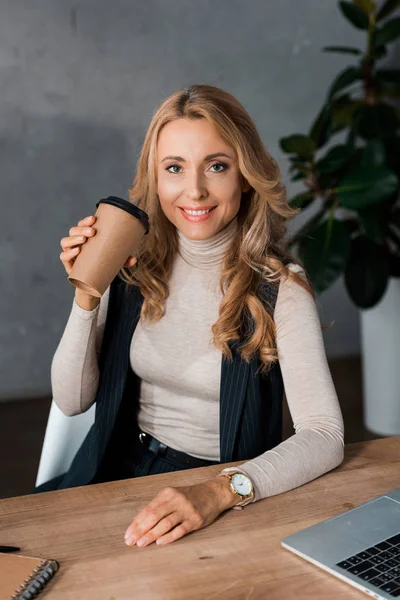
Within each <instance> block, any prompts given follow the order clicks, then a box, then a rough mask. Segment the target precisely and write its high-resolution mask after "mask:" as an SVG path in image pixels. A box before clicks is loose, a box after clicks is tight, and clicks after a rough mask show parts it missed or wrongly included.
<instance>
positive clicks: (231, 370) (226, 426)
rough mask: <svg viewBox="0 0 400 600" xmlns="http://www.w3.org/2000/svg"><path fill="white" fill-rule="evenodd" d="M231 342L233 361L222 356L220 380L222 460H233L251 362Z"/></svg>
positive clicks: (236, 343)
mask: <svg viewBox="0 0 400 600" xmlns="http://www.w3.org/2000/svg"><path fill="white" fill-rule="evenodd" d="M238 344H239V342H238V341H237V340H234V341H233V342H229V347H230V348H231V350H232V361H229V360H228V359H227V358H225V357H222V362H221V382H220V455H221V456H220V461H221V462H222V463H226V462H231V461H232V460H233V451H234V446H235V441H236V436H237V432H238V429H239V424H240V419H241V416H242V412H243V405H244V400H245V397H246V391H247V382H248V379H249V373H250V368H251V364H250V363H246V362H244V361H243V360H242V358H241V356H240V354H239V352H238V351H237V346H238Z"/></svg>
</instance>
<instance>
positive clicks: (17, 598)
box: [0, 552, 59, 600]
mask: <svg viewBox="0 0 400 600" xmlns="http://www.w3.org/2000/svg"><path fill="white" fill-rule="evenodd" d="M58 569H59V563H58V562H57V561H56V560H54V559H51V558H50V559H43V558H37V557H34V556H23V555H21V554H7V553H3V552H0V600H31V598H36V596H38V595H39V594H40V592H41V591H42V590H43V588H44V587H45V586H46V585H47V582H48V581H49V580H50V579H51V578H52V577H53V576H54V574H55V573H56V572H57V571H58Z"/></svg>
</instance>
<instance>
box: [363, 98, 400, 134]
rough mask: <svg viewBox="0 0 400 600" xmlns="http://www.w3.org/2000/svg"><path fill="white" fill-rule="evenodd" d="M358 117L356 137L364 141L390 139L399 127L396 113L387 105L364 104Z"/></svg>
mask: <svg viewBox="0 0 400 600" xmlns="http://www.w3.org/2000/svg"><path fill="white" fill-rule="evenodd" d="M359 116H360V120H359V123H358V135H359V136H361V137H362V138H364V139H365V140H370V139H372V138H385V137H390V136H392V135H393V133H394V132H395V131H396V129H397V128H398V126H399V123H398V120H397V115H396V112H395V110H394V109H393V108H392V106H389V105H388V104H375V105H372V106H371V105H368V104H366V105H364V106H363V107H362V108H360V112H359Z"/></svg>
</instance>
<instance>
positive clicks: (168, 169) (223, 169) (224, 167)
mask: <svg viewBox="0 0 400 600" xmlns="http://www.w3.org/2000/svg"><path fill="white" fill-rule="evenodd" d="M217 166H219V167H222V170H221V169H219V170H218V171H213V173H222V172H223V171H226V169H227V168H228V165H227V164H225V163H222V162H218V163H214V164H213V165H211V167H210V168H213V167H217ZM172 168H177V169H181V168H182V167H181V166H180V165H177V164H173V165H169V166H168V167H166V169H165V170H166V171H168V172H169V173H172V174H173V175H177V174H178V171H170V169H172Z"/></svg>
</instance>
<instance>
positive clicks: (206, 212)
mask: <svg viewBox="0 0 400 600" xmlns="http://www.w3.org/2000/svg"><path fill="white" fill-rule="evenodd" d="M182 210H183V211H184V212H185V213H187V214H188V215H194V216H196V215H206V214H208V213H209V212H210V211H211V210H212V208H209V209H208V210H185V209H184V208H183V209H182Z"/></svg>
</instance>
